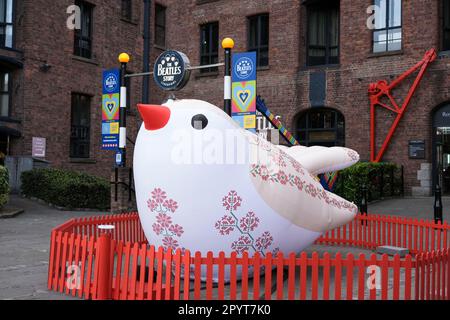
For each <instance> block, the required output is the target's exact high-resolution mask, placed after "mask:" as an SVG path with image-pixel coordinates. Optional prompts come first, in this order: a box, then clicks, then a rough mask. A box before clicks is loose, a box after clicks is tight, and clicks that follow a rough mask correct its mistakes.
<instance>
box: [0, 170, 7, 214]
mask: <svg viewBox="0 0 450 320" xmlns="http://www.w3.org/2000/svg"><path fill="white" fill-rule="evenodd" d="M8 200H9V174H8V169H6V168H5V167H3V166H0V209H1V208H3V206H4V205H5V204H7V203H8Z"/></svg>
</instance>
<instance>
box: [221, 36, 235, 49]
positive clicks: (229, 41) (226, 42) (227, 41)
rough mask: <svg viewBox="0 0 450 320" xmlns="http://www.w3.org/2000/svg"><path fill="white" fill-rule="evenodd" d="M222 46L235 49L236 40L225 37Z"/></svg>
mask: <svg viewBox="0 0 450 320" xmlns="http://www.w3.org/2000/svg"><path fill="white" fill-rule="evenodd" d="M222 48H224V49H233V48H234V40H233V39H231V38H225V39H223V41H222Z"/></svg>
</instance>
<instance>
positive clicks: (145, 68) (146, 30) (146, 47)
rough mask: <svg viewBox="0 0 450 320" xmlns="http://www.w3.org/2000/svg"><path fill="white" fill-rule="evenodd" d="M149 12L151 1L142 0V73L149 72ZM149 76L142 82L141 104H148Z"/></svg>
mask: <svg viewBox="0 0 450 320" xmlns="http://www.w3.org/2000/svg"><path fill="white" fill-rule="evenodd" d="M150 10H151V0H144V61H143V67H142V72H150V15H151V13H150ZM149 80H150V78H149V76H148V75H147V76H144V78H143V81H142V103H149V84H150V81H149Z"/></svg>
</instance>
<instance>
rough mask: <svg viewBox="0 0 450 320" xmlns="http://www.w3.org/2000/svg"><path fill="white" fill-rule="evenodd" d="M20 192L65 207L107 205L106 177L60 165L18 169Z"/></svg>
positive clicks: (108, 194) (108, 201) (108, 202)
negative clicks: (57, 166)
mask: <svg viewBox="0 0 450 320" xmlns="http://www.w3.org/2000/svg"><path fill="white" fill-rule="evenodd" d="M21 180H22V194H24V195H26V196H28V197H36V198H38V199H41V200H44V201H46V202H48V203H51V204H53V205H56V206H60V207H65V208H86V209H99V210H105V209H108V208H109V206H110V199H111V198H110V197H111V195H110V190H111V189H110V184H109V182H108V181H107V180H105V179H102V178H98V177H94V176H91V175H88V174H85V173H80V172H75V171H66V170H60V169H33V170H31V171H26V172H24V173H22V176H21Z"/></svg>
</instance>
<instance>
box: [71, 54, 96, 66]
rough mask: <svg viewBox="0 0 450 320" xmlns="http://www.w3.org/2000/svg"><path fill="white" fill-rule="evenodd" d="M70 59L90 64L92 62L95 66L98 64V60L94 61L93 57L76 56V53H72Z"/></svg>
mask: <svg viewBox="0 0 450 320" xmlns="http://www.w3.org/2000/svg"><path fill="white" fill-rule="evenodd" d="M72 59H73V60H76V61H80V62H85V63H90V64H93V65H95V66H98V65H99V63H98V61H96V60H94V59H88V58H83V57H79V56H76V55H72Z"/></svg>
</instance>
